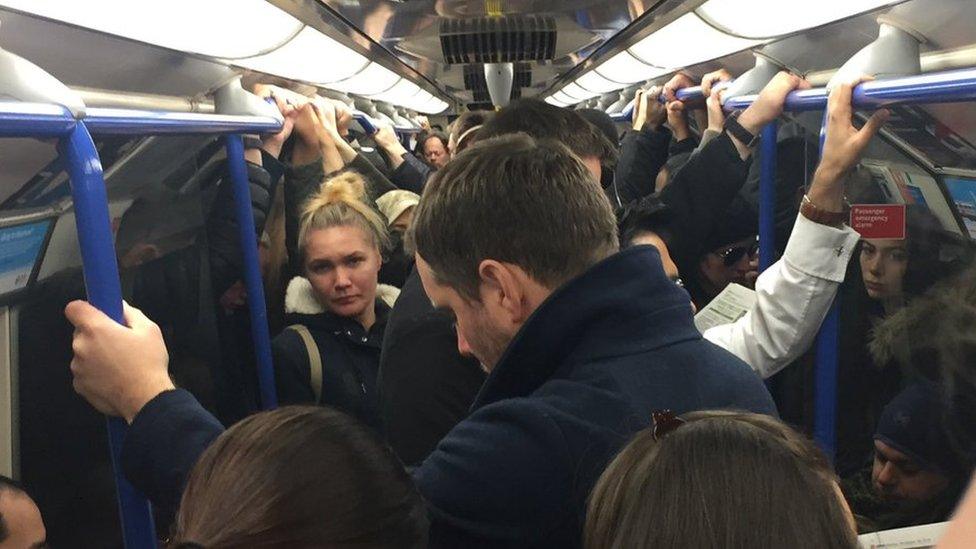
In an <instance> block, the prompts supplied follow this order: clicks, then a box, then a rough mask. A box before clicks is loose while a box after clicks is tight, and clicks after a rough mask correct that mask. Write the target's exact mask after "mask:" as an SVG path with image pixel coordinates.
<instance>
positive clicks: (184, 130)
mask: <svg viewBox="0 0 976 549" xmlns="http://www.w3.org/2000/svg"><path fill="white" fill-rule="evenodd" d="M84 122H85V125H86V126H88V129H89V131H91V132H92V133H96V134H97V133H103V134H112V135H143V134H152V135H164V134H201V133H205V134H213V133H217V134H230V133H269V132H277V131H278V130H280V129H281V121H279V120H276V119H274V118H271V117H270V116H234V115H225V114H203V113H194V112H156V111H138V110H130V109H102V108H91V109H88V110H87V112H86V114H85V118H84Z"/></svg>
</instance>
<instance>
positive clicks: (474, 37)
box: [441, 15, 556, 64]
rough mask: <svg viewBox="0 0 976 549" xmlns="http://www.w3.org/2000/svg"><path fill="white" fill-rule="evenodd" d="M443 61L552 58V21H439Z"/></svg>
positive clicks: (518, 18)
mask: <svg viewBox="0 0 976 549" xmlns="http://www.w3.org/2000/svg"><path fill="white" fill-rule="evenodd" d="M441 48H442V50H443V52H444V61H445V62H446V63H448V64H453V63H511V62H514V61H544V60H548V59H552V58H553V57H555V55H556V20H555V18H553V17H551V16H545V15H517V16H515V15H513V16H503V17H477V18H471V19H442V20H441Z"/></svg>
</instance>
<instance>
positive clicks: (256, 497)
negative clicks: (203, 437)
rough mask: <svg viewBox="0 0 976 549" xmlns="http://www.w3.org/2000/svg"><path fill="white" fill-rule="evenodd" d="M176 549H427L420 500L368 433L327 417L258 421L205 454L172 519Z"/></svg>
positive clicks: (305, 412)
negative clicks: (195, 548) (187, 547)
mask: <svg viewBox="0 0 976 549" xmlns="http://www.w3.org/2000/svg"><path fill="white" fill-rule="evenodd" d="M173 537H174V546H179V545H180V544H181V543H182V544H185V543H196V544H199V545H200V546H202V547H206V548H207V549H236V548H245V547H269V548H271V547H275V548H278V547H280V548H285V547H321V546H328V547H371V548H391V549H392V548H418V549H419V548H421V547H426V542H427V519H426V511H425V508H424V504H423V501H422V500H421V497H420V494H419V493H418V492H417V489H416V487H415V486H414V484H413V482H412V481H411V478H410V476H409V475H408V474H407V472H406V471H405V470H404V468H403V465H402V464H401V463H400V461H399V460H397V458H396V457H395V456H394V455H393V452H392V451H391V450H390V449H389V448H388V447H387V446H386V445H384V444H383V443H382V441H380V439H379V438H378V437H377V436H376V435H375V434H374V433H373V432H372V431H370V430H369V429H368V428H367V427H366V426H364V425H362V424H361V423H359V422H357V421H356V420H354V419H353V418H351V417H349V416H347V415H345V414H343V413H341V412H338V411H336V410H333V409H330V408H323V407H306V406H287V407H284V408H279V409H277V410H274V411H271V412H262V413H259V414H256V415H253V416H251V417H249V418H247V419H245V420H243V421H241V422H240V423H238V424H236V425H234V426H233V427H231V428H230V429H229V430H227V431H226V432H225V433H223V434H222V435H220V437H219V438H218V439H217V440H216V441H215V442H214V443H213V444H211V445H210V447H209V448H207V451H206V452H204V454H203V455H202V456H201V457H200V460H199V461H198V462H197V464H196V466H195V467H194V468H193V471H192V473H191V474H190V478H189V480H188V481H187V486H186V491H185V492H184V494H183V500H182V502H181V504H180V509H179V512H178V514H177V517H176V526H175V534H174V536H173Z"/></svg>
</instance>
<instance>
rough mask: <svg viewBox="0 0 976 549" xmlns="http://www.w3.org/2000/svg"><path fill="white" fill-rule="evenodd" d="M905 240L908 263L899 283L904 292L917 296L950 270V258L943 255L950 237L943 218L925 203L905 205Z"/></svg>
mask: <svg viewBox="0 0 976 549" xmlns="http://www.w3.org/2000/svg"><path fill="white" fill-rule="evenodd" d="M905 225H906V227H905V229H906V234H907V236H908V241H907V242H906V243H905V244H906V247H907V248H908V266H907V268H906V269H905V279H904V282H903V283H902V285H903V287H904V289H905V293H906V294H907V295H909V296H917V295H921V294H923V293H925V291H926V290H928V289H929V288H931V287H932V285H933V284H935V283H936V282H938V281H939V280H941V279H942V278H945V277H946V276H948V275H949V274H950V273H951V272H952V266H953V262H952V261H946V260H947V259H948V258H947V257H943V256H945V255H946V254H945V253H943V247H944V246H945V245H947V244H949V243H950V242H951V241H952V240H953V237H952V235H951V234H950V233H949V232H948V231H946V230H945V229H944V228H943V227H942V222H941V221H939V218H937V217H936V216H935V214H933V213H932V212H931V211H929V209H928V208H927V207H925V206H918V205H909V206H907V207H906V209H905Z"/></svg>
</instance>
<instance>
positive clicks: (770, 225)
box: [759, 120, 777, 273]
mask: <svg viewBox="0 0 976 549" xmlns="http://www.w3.org/2000/svg"><path fill="white" fill-rule="evenodd" d="M776 130H777V123H776V121H775V120H774V121H772V122H770V123H769V124H766V127H764V128H763V129H762V138H761V141H760V144H761V146H762V149H761V152H760V153H759V272H760V273H761V272H763V271H765V270H766V269H768V268H769V267H770V265H772V264H773V263H774V262H775V261H776Z"/></svg>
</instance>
